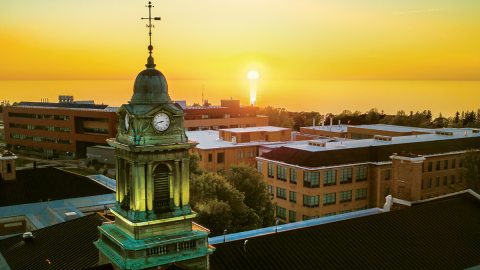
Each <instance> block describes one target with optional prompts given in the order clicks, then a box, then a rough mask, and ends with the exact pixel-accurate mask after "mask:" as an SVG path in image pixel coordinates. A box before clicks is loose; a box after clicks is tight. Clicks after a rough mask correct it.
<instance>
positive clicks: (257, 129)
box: [220, 126, 291, 133]
mask: <svg viewBox="0 0 480 270" xmlns="http://www.w3.org/2000/svg"><path fill="white" fill-rule="evenodd" d="M284 130H291V129H290V128H284V127H274V126H263V127H245V128H222V129H220V131H228V132H234V133H242V132H276V131H284Z"/></svg>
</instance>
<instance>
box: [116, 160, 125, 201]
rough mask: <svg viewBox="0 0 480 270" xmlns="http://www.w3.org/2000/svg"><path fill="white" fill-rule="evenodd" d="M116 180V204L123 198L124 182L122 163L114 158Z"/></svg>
mask: <svg viewBox="0 0 480 270" xmlns="http://www.w3.org/2000/svg"><path fill="white" fill-rule="evenodd" d="M115 163H116V168H117V170H116V178H117V183H116V186H117V188H116V189H117V190H116V192H117V193H116V200H117V202H119V203H120V202H122V200H123V197H124V186H123V185H124V182H125V179H124V177H125V169H124V168H123V162H122V160H121V159H120V158H116V161H115Z"/></svg>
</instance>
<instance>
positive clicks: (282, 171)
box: [277, 165, 287, 181]
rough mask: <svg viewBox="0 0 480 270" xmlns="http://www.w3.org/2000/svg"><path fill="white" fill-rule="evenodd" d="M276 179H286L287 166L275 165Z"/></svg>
mask: <svg viewBox="0 0 480 270" xmlns="http://www.w3.org/2000/svg"><path fill="white" fill-rule="evenodd" d="M277 180H280V181H287V168H285V167H283V166H280V165H277Z"/></svg>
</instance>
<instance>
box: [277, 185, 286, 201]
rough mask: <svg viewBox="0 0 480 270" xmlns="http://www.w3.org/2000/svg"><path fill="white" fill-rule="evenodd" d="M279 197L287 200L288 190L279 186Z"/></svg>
mask: <svg viewBox="0 0 480 270" xmlns="http://www.w3.org/2000/svg"><path fill="white" fill-rule="evenodd" d="M277 198H280V199H283V200H286V199H287V190H286V189H284V188H280V187H277Z"/></svg>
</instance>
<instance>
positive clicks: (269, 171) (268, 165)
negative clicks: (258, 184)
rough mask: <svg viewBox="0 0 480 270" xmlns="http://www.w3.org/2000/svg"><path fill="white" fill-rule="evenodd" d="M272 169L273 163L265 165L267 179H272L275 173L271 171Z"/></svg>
mask: <svg viewBox="0 0 480 270" xmlns="http://www.w3.org/2000/svg"><path fill="white" fill-rule="evenodd" d="M273 167H274V165H273V163H268V164H267V175H268V177H269V178H273V177H274V174H275V172H274V170H273Z"/></svg>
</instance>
